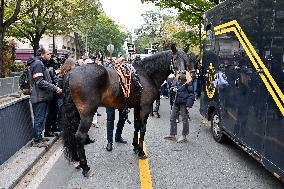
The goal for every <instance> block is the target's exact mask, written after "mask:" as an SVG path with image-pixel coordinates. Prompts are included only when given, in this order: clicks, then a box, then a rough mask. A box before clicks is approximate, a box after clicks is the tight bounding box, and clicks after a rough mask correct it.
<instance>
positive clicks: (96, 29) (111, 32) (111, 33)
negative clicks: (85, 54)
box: [87, 13, 129, 54]
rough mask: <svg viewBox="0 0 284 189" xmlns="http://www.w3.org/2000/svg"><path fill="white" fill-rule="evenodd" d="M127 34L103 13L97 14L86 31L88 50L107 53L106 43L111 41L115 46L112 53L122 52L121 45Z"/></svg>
mask: <svg viewBox="0 0 284 189" xmlns="http://www.w3.org/2000/svg"><path fill="white" fill-rule="evenodd" d="M128 35H129V34H128V33H127V32H122V28H121V27H120V26H119V25H118V24H116V23H115V22H114V21H113V20H112V19H111V18H109V17H107V16H106V15H105V14H104V13H101V14H100V15H98V17H97V19H96V20H93V21H92V22H91V23H90V25H89V31H88V33H87V36H88V41H89V44H90V50H91V51H92V52H93V53H98V52H101V53H103V54H108V52H107V49H106V47H107V45H108V44H110V43H112V44H113V45H114V47H115V49H114V54H117V53H118V52H122V46H123V43H124V41H125V39H126V38H127V36H128Z"/></svg>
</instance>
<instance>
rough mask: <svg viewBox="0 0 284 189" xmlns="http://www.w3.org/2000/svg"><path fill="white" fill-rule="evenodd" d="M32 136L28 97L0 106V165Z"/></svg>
mask: <svg viewBox="0 0 284 189" xmlns="http://www.w3.org/2000/svg"><path fill="white" fill-rule="evenodd" d="M32 137H33V124H32V115H31V108H30V103H29V97H27V96H26V97H23V98H19V99H16V100H14V101H13V102H11V103H8V104H6V105H4V106H2V107H0V165H1V164H3V163H4V162H5V161H6V160H7V159H9V158H10V157H11V156H12V155H14V154H15V153H16V152H17V151H18V150H19V149H21V148H22V147H23V146H25V145H26V144H27V143H28V142H29V141H30V140H31V139H32Z"/></svg>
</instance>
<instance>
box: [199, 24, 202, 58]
mask: <svg viewBox="0 0 284 189" xmlns="http://www.w3.org/2000/svg"><path fill="white" fill-rule="evenodd" d="M201 39H202V33H201V23H200V24H199V58H200V59H201V53H202V40H201Z"/></svg>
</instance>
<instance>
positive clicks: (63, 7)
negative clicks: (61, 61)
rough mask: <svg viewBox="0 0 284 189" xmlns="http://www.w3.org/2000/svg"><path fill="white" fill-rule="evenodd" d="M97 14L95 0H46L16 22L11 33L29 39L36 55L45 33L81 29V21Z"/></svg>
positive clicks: (65, 32)
mask: <svg viewBox="0 0 284 189" xmlns="http://www.w3.org/2000/svg"><path fill="white" fill-rule="evenodd" d="M30 1H32V0H30ZM97 14H98V8H97V4H96V2H95V1H93V0H53V1H50V0H45V1H44V3H43V4H42V6H41V7H37V8H36V9H34V10H33V11H32V12H30V13H29V14H26V16H24V17H22V18H21V19H20V20H19V22H18V23H16V24H14V26H13V30H11V35H13V36H15V37H17V38H18V39H23V38H25V39H27V40H29V41H30V43H31V45H32V47H33V50H34V55H35V54H36V50H37V49H38V48H39V41H40V39H41V37H42V35H43V34H53V35H54V34H55V35H57V34H67V33H70V32H71V31H73V32H74V31H76V30H79V29H78V27H77V26H78V25H82V24H80V23H82V22H84V21H87V20H88V19H90V17H94V16H96V15H97ZM79 31H80V30H79Z"/></svg>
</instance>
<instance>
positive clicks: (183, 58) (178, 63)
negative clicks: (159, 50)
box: [171, 44, 193, 72]
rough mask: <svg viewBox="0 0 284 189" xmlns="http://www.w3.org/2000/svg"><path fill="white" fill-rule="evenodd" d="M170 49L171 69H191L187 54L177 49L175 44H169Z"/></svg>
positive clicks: (173, 70)
mask: <svg viewBox="0 0 284 189" xmlns="http://www.w3.org/2000/svg"><path fill="white" fill-rule="evenodd" d="M171 50H172V53H173V55H172V60H171V71H172V72H175V71H183V70H188V71H189V70H191V69H193V65H191V63H190V61H189V58H188V55H187V54H186V53H185V52H184V51H183V50H182V49H177V48H176V45H175V44H173V45H172V46H171Z"/></svg>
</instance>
